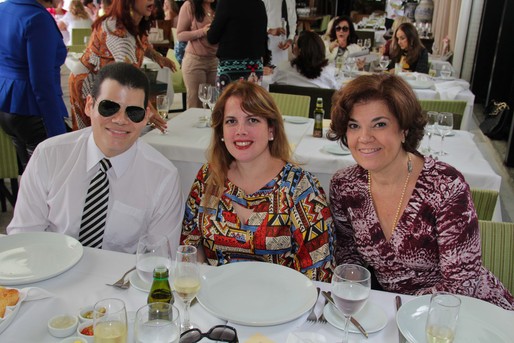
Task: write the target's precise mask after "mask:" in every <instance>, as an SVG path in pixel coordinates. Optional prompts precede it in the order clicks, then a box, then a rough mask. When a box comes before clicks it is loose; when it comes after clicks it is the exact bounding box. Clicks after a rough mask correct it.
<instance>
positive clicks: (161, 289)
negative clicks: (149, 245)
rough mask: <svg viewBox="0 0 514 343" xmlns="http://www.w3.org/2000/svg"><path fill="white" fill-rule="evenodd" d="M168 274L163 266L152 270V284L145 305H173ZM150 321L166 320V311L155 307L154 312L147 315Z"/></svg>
mask: <svg viewBox="0 0 514 343" xmlns="http://www.w3.org/2000/svg"><path fill="white" fill-rule="evenodd" d="M168 278H169V272H168V268H166V267H165V266H157V267H155V269H154V270H153V282H152V287H151V288H150V293H149V294H148V300H147V303H148V304H150V303H168V304H173V302H174V301H175V299H174V297H173V292H172V291H171V287H170V282H169V280H168ZM149 317H150V320H152V319H168V313H167V311H164V307H163V310H162V311H160V310H159V307H158V306H157V307H156V308H155V310H153V311H151V312H150V313H149Z"/></svg>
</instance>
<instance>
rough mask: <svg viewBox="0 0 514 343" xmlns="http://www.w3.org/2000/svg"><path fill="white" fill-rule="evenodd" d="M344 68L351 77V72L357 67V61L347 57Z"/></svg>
mask: <svg viewBox="0 0 514 343" xmlns="http://www.w3.org/2000/svg"><path fill="white" fill-rule="evenodd" d="M344 66H345V68H346V70H347V71H348V74H349V77H352V76H353V72H354V70H355V68H356V67H357V61H356V60H355V58H354V57H348V58H347V59H346V61H345V65H344Z"/></svg>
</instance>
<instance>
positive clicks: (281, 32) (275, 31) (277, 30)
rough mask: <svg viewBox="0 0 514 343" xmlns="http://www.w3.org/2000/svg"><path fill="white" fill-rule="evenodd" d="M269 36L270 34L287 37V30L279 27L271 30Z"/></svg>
mask: <svg viewBox="0 0 514 343" xmlns="http://www.w3.org/2000/svg"><path fill="white" fill-rule="evenodd" d="M268 34H270V35H272V36H280V35H285V34H286V30H284V29H283V28H281V27H277V28H274V29H269V30H268Z"/></svg>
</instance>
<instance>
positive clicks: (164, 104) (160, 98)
mask: <svg viewBox="0 0 514 343" xmlns="http://www.w3.org/2000/svg"><path fill="white" fill-rule="evenodd" d="M155 103H156V105H157V112H158V113H159V115H160V116H161V118H162V119H167V118H168V110H169V108H170V103H169V101H168V96H167V95H157V97H156V98H155Z"/></svg>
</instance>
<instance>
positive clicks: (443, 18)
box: [432, 0, 462, 54]
mask: <svg viewBox="0 0 514 343" xmlns="http://www.w3.org/2000/svg"><path fill="white" fill-rule="evenodd" d="M461 2H462V0H434V16H433V17H432V18H433V19H432V32H433V33H434V46H433V48H434V49H437V50H434V54H440V53H441V52H442V49H443V44H444V43H443V39H444V38H445V37H448V38H449V40H450V46H449V48H450V51H454V47H455V38H456V37H457V27H458V25H459V14H460V6H461ZM436 51H437V53H436Z"/></svg>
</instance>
